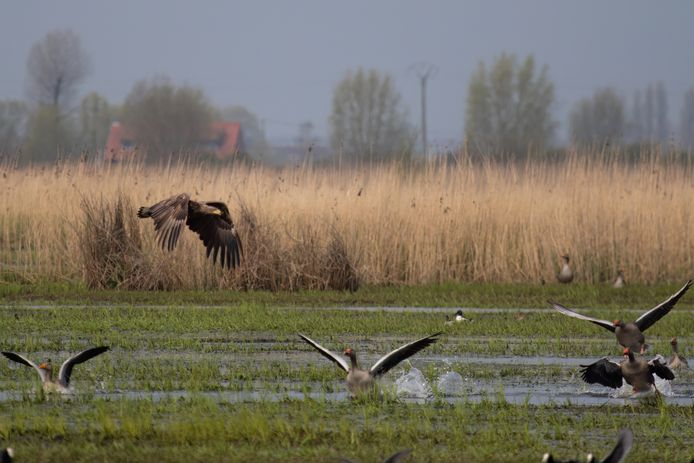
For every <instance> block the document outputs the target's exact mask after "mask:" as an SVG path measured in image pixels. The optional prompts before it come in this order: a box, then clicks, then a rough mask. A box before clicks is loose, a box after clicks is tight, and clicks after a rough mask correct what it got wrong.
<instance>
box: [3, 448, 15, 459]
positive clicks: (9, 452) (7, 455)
mask: <svg viewBox="0 0 694 463" xmlns="http://www.w3.org/2000/svg"><path fill="white" fill-rule="evenodd" d="M13 458H14V449H13V448H12V447H7V448H6V449H5V450H3V451H2V454H0V463H12V459H13Z"/></svg>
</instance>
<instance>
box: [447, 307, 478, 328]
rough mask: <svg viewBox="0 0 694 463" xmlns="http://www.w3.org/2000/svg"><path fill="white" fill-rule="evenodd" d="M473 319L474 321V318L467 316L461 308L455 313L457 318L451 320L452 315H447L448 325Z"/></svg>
mask: <svg viewBox="0 0 694 463" xmlns="http://www.w3.org/2000/svg"><path fill="white" fill-rule="evenodd" d="M471 321H472V319H471V318H467V317H465V315H463V311H462V310H460V309H458V311H457V312H456V313H455V318H453V319H452V320H451V317H449V316H448V315H446V325H453V324H455V323H460V322H471Z"/></svg>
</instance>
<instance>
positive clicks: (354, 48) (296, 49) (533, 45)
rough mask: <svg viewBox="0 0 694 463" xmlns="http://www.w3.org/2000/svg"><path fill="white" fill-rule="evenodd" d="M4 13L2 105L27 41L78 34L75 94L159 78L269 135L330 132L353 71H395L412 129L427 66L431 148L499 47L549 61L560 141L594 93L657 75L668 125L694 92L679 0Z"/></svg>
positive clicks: (372, 2)
mask: <svg viewBox="0 0 694 463" xmlns="http://www.w3.org/2000/svg"><path fill="white" fill-rule="evenodd" d="M0 11H1V13H0V56H1V57H2V72H1V73H0V99H5V98H23V97H24V95H25V86H24V79H25V75H26V58H27V55H28V52H29V49H30V47H31V45H32V44H33V43H34V42H36V41H37V40H39V39H41V38H42V37H43V36H44V35H45V34H46V33H47V32H49V31H51V30H54V29H64V28H72V29H73V30H74V31H75V32H77V33H78V34H79V35H80V36H81V38H82V41H83V44H84V46H85V48H86V50H87V52H88V53H89V55H90V56H91V59H92V63H93V72H92V74H91V75H90V76H89V78H88V80H87V81H86V82H85V83H84V85H83V87H82V91H83V93H87V92H88V91H92V90H95V91H97V92H99V93H101V94H103V95H105V96H106V97H107V98H108V100H109V101H111V102H114V103H115V102H118V103H120V102H122V100H123V99H124V98H125V96H126V95H127V94H128V92H129V91H130V89H131V88H132V86H133V84H134V83H135V81H137V80H140V79H143V78H149V77H153V76H155V75H165V76H168V77H170V78H171V79H172V80H173V81H174V82H175V83H178V84H183V83H186V84H191V85H195V86H199V87H201V88H202V89H203V90H204V91H205V92H206V94H207V95H208V97H209V99H210V101H211V102H212V103H213V104H215V105H216V106H226V105H235V104H241V105H245V106H247V107H248V108H249V109H250V110H251V111H253V112H255V113H256V114H257V115H258V116H259V117H261V118H263V119H265V120H266V128H267V132H268V136H269V138H270V139H271V140H272V139H275V140H278V139H290V138H292V137H294V136H295V134H296V133H297V131H298V125H299V124H300V123H301V122H303V121H306V120H308V121H311V122H313V123H314V125H315V126H316V130H317V132H318V134H319V135H321V136H324V135H325V133H326V131H327V118H328V115H329V113H330V105H331V97H332V90H333V88H334V87H335V85H336V83H337V81H338V80H339V79H340V78H341V77H342V76H343V75H344V74H345V72H346V71H347V70H350V69H355V68H356V67H358V66H364V67H366V68H371V67H373V68H377V69H379V70H383V71H388V72H390V73H391V74H392V75H393V76H394V77H395V79H396V82H397V86H398V88H399V90H400V91H401V92H402V94H403V96H404V99H405V102H406V103H407V105H408V106H409V109H410V116H411V119H412V122H413V123H416V124H418V123H419V84H418V81H417V78H416V77H415V76H414V75H413V74H412V73H411V72H408V68H409V67H410V65H411V64H412V63H414V62H417V61H427V62H430V63H432V64H435V65H436V66H437V67H438V68H439V72H438V75H437V76H436V77H435V78H434V79H432V80H430V83H429V111H428V113H429V119H428V122H429V133H430V138H431V139H432V140H433V141H442V140H447V139H451V138H453V139H458V138H460V136H461V133H462V126H463V114H464V104H465V95H466V92H467V85H468V82H469V77H470V74H471V72H472V71H473V70H474V68H475V66H476V65H477V63H478V62H479V61H480V60H485V61H489V60H491V59H492V58H493V57H495V56H497V55H499V54H500V53H501V52H502V51H508V52H513V53H516V54H518V55H520V56H524V55H526V54H528V53H532V54H534V55H535V58H536V60H537V62H538V63H546V64H548V65H549V67H550V76H551V78H552V79H553V81H554V83H555V85H556V93H557V103H556V108H555V112H556V115H557V118H558V120H559V122H560V130H559V133H560V136H562V137H563V136H564V135H563V134H564V133H565V132H566V120H565V119H566V113H567V112H568V110H569V109H570V108H571V106H572V104H573V103H574V102H575V101H576V100H577V99H579V98H581V97H584V96H588V95H590V94H591V93H592V92H593V90H594V89H595V88H597V87H601V86H606V85H612V86H615V87H617V88H619V90H620V92H621V93H622V94H623V95H624V96H626V97H629V98H631V94H632V92H633V91H634V90H635V89H637V88H642V87H645V86H646V85H647V84H648V83H649V82H651V81H656V80H662V81H663V82H664V83H665V85H666V88H667V90H668V97H669V104H670V108H671V110H670V113H671V122H676V117H677V115H678V114H679V110H680V102H681V99H682V95H683V93H684V91H685V89H686V88H687V87H689V86H691V85H694V59H693V58H694V27H692V21H693V20H694V2H691V1H685V0H682V1H667V2H656V1H648V0H643V1H635V0H620V1H607V0H599V1H598V0H596V1H586V0H581V1H571V2H569V1H559V0H533V1H520V0H513V1H512V0H509V1H490V0H480V1H454V0H451V1H444V0H428V1H424V0H422V1H413V0H387V1H386V0H383V1H378V0H348V1H331V0H291V1H290V0H275V1H270V0H248V1H210V0H206V1H196V2H193V1H183V0H147V1H144V0H118V1H109V2H102V1H97V0H83V1H79V0H61V1H55V0H46V1H36V0H21V1H5V2H3V5H2V10H0Z"/></svg>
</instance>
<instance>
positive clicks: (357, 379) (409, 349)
mask: <svg viewBox="0 0 694 463" xmlns="http://www.w3.org/2000/svg"><path fill="white" fill-rule="evenodd" d="M298 334H299V337H300V338H301V339H303V340H304V341H306V342H307V343H308V344H310V345H311V346H312V347H313V348H314V349H316V350H317V351H318V352H319V353H320V354H321V355H322V356H323V357H325V358H327V359H328V360H330V361H331V362H334V363H335V364H336V365H337V366H339V367H340V368H342V369H343V370H344V371H345V372H346V373H347V387H348V388H349V390H350V392H351V393H352V395H353V396H355V395H358V394H360V393H365V392H366V393H368V392H371V391H373V389H374V386H375V382H374V381H375V379H376V378H378V377H380V376H382V375H384V374H385V373H387V372H388V371H389V370H390V369H391V368H393V367H394V366H396V365H397V364H398V363H400V362H402V361H403V360H405V359H406V358H409V357H411V356H413V355H414V354H416V353H417V352H419V351H420V350H422V349H424V348H425V347H427V346H430V345H431V344H433V343H435V342H436V341H437V340H438V338H437V336H439V335H440V334H441V333H436V334H432V335H431V336H426V337H424V338H421V339H418V340H416V341H413V342H411V343H409V344H405V345H404V346H401V347H398V348H397V349H395V350H394V351H392V352H390V353H388V354H386V355H384V356H383V357H381V358H380V359H378V361H377V362H376V363H374V364H373V366H372V367H371V368H369V369H368V370H364V369H362V368H359V365H358V363H357V354H356V353H355V352H354V350H353V349H351V348H349V347H348V348H346V349H345V350H344V352H343V353H344V354H345V355H346V356H347V357H349V360H350V363H349V364H348V363H347V361H346V360H345V359H343V358H342V357H339V356H337V355H336V354H334V353H333V352H331V351H329V350H328V349H326V348H325V347H323V346H321V345H320V344H318V343H317V342H316V341H314V340H312V339H310V338H309V337H308V336H304V335H303V334H301V333H298Z"/></svg>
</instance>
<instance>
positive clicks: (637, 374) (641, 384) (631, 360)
mask: <svg viewBox="0 0 694 463" xmlns="http://www.w3.org/2000/svg"><path fill="white" fill-rule="evenodd" d="M661 360H663V361H664V359H663V358H662V357H661V356H657V357H656V358H654V359H653V360H651V361H650V362H647V361H646V359H644V358H643V357H639V358H636V357H635V356H634V353H633V352H632V351H631V349H629V348H628V347H627V348H626V349H624V360H623V361H622V362H621V363H616V362H613V361H611V360H608V359H607V357H605V358H602V359H600V360H598V361H597V362H595V363H591V364H590V365H581V367H582V369H581V377H582V378H583V380H584V381H585V382H587V383H589V384H595V383H598V384H602V385H603V386H607V387H611V388H613V389H618V388H620V387H622V378H623V379H624V380H625V381H626V382H627V384H629V385H631V386H632V387H633V389H634V392H650V391H651V390H655V391H656V392H658V389H656V387H655V378H654V376H653V375H657V376H659V377H661V378H663V379H667V380H673V379H675V374H674V373H673V372H672V370H670V369H669V368H668V367H667V365H665V364H664V363H663V362H661Z"/></svg>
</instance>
